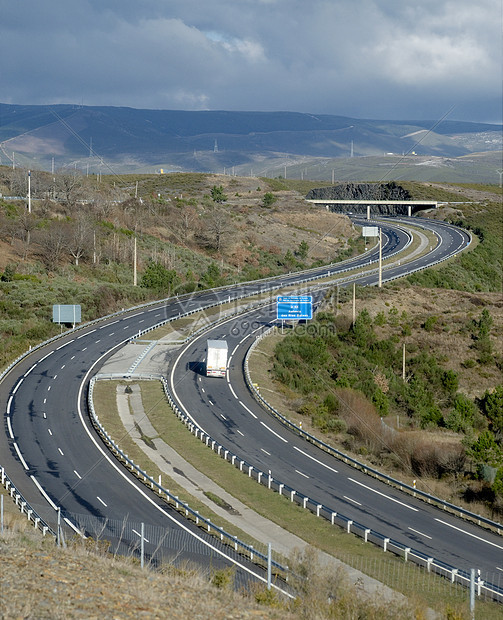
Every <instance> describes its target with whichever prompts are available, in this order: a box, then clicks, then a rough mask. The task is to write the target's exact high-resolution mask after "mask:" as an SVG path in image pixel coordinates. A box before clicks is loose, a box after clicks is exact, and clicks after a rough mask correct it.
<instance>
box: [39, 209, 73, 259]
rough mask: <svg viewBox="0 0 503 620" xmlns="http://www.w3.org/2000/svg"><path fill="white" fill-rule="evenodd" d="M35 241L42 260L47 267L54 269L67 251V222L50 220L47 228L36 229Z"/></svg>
mask: <svg viewBox="0 0 503 620" xmlns="http://www.w3.org/2000/svg"><path fill="white" fill-rule="evenodd" d="M37 242H38V245H39V248H40V258H41V259H42V262H43V263H44V265H45V266H46V267H47V269H54V268H55V267H56V266H57V265H58V264H59V263H60V262H61V260H62V258H63V257H64V256H65V254H66V252H67V245H68V224H67V222H62V221H60V220H55V221H52V222H51V223H50V224H49V226H48V227H47V228H45V229H43V230H39V231H37Z"/></svg>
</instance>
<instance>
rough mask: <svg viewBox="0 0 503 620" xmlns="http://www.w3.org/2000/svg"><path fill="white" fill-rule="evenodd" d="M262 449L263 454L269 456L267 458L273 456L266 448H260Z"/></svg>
mask: <svg viewBox="0 0 503 620" xmlns="http://www.w3.org/2000/svg"><path fill="white" fill-rule="evenodd" d="M260 449H261V450H262V452H263V453H264V454H267V456H271V453H270V452H267V450H264V448H260Z"/></svg>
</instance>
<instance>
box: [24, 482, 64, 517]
mask: <svg viewBox="0 0 503 620" xmlns="http://www.w3.org/2000/svg"><path fill="white" fill-rule="evenodd" d="M30 478H31V479H32V480H33V482H34V484H35V486H36V487H37V488H38V490H39V491H40V493H42V495H43V496H44V497H45V499H46V500H47V501H48V502H49V504H50V505H51V506H52V507H53V508H54V510H57V509H58V507H57V506H56V504H55V503H54V502H53V501H52V499H51V498H50V497H49V496H48V495H47V493H46V492H45V491H44V489H43V488H42V487H41V486H40V482H39V481H38V480H37V479H36V478H35V476H30Z"/></svg>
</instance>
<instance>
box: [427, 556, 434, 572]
mask: <svg viewBox="0 0 503 620" xmlns="http://www.w3.org/2000/svg"><path fill="white" fill-rule="evenodd" d="M432 564H433V558H428V559H427V560H426V570H427V571H428V572H429V573H431V565H432Z"/></svg>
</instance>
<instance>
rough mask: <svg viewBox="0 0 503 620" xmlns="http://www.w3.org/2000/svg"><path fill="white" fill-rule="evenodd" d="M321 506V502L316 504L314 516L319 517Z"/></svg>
mask: <svg viewBox="0 0 503 620" xmlns="http://www.w3.org/2000/svg"><path fill="white" fill-rule="evenodd" d="M322 508H323V504H318V505H317V506H316V516H317V517H319V516H320V510H321V509H322Z"/></svg>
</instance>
